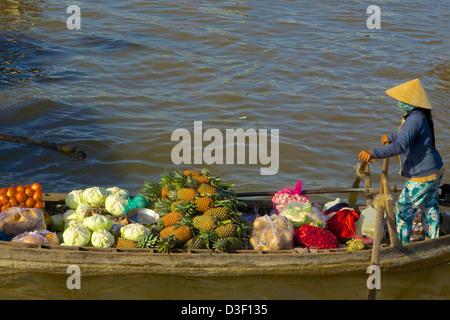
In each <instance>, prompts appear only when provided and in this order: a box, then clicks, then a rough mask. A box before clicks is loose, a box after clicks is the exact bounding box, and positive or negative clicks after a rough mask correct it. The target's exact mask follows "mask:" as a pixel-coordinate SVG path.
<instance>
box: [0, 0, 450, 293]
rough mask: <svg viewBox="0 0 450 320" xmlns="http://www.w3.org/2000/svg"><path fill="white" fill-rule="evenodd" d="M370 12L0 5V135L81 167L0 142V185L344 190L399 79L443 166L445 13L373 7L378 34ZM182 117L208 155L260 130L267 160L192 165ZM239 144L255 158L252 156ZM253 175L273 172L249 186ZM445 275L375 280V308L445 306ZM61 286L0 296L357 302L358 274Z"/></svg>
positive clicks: (395, 114) (28, 285) (353, 5)
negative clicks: (180, 151)
mask: <svg viewBox="0 0 450 320" xmlns="http://www.w3.org/2000/svg"><path fill="white" fill-rule="evenodd" d="M69 5H77V6H78V7H79V8H80V10H81V12H80V17H81V23H80V27H81V29H72V30H71V29H69V28H68V26H67V24H66V20H67V19H68V18H69V16H70V15H71V13H66V9H67V7H68V6H69ZM370 5H377V3H373V2H369V1H344V2H340V3H339V4H336V2H334V1H314V2H311V1H287V0H280V1H244V0H235V1H175V0H169V1H159V0H155V1H139V0H135V1H132V0H124V1H114V2H113V1H107V0H96V1H57V0H27V1H25V0H4V1H2V2H1V3H0V63H1V65H0V68H1V69H0V128H1V131H0V133H2V134H9V135H19V136H26V137H30V138H35V139H40V140H45V141H50V142H55V143H64V144H71V145H74V146H76V147H77V148H79V149H81V150H83V151H84V152H85V153H86V154H87V158H86V159H85V160H76V159H72V158H69V157H66V156H64V155H62V154H60V153H58V152H56V151H53V150H48V149H42V148H40V147H37V146H35V145H30V144H15V143H12V142H1V143H0V159H1V160H0V163H1V170H0V179H1V180H0V181H1V184H2V185H4V186H9V185H19V184H28V183H30V182H34V181H39V182H41V183H42V184H43V186H44V189H45V191H47V192H68V191H70V190H73V189H76V188H80V187H83V186H93V185H101V186H104V187H110V186H115V185H117V186H120V187H122V188H126V189H128V190H130V191H132V192H137V191H139V189H140V188H141V186H142V184H143V181H144V180H145V179H147V178H149V177H152V178H158V177H159V175H160V174H161V173H163V172H164V169H168V170H174V169H179V168H203V167H208V168H210V169H211V170H212V172H213V173H214V174H215V175H220V176H221V177H222V178H223V179H224V180H225V181H226V182H229V183H234V184H235V190H236V191H238V192H246V191H277V190H279V189H281V188H282V187H284V186H286V185H293V184H295V182H296V181H297V180H301V181H303V183H304V188H307V189H315V188H321V187H333V188H334V187H348V186H350V185H351V183H352V181H353V178H354V173H355V165H356V163H357V161H358V160H357V155H358V153H359V151H360V150H362V149H365V148H370V147H371V146H377V145H379V144H380V137H381V135H383V134H385V133H389V132H392V131H394V130H396V129H397V127H398V125H399V124H400V121H401V118H400V116H401V114H400V112H399V111H398V110H397V109H396V102H395V101H394V100H393V99H391V98H389V97H388V96H387V95H385V93H384V91H385V90H386V89H388V88H390V87H392V86H394V85H397V84H400V83H402V82H405V81H407V80H411V79H414V78H420V80H421V82H422V84H423V85H424V87H425V88H426V90H427V93H428V96H429V98H430V100H431V101H432V103H433V106H434V111H433V116H434V121H435V131H436V137H437V146H438V149H439V151H440V153H441V155H442V157H443V159H444V162H445V163H448V162H449V160H450V152H449V151H450V143H449V140H448V139H447V137H448V136H449V133H450V117H449V114H450V108H449V106H448V90H449V87H450V78H449V77H450V71H449V55H448V53H449V52H450V50H449V49H450V48H449V37H448V34H449V32H448V20H449V16H450V10H449V9H450V4H449V2H448V1H445V0H436V1H416V0H414V1H407V2H405V1H387V2H386V1H384V2H382V3H379V4H378V5H379V8H380V18H381V25H380V29H369V28H368V27H367V24H366V21H367V20H368V18H369V16H370V15H371V13H367V12H366V10H367V8H368V6H370ZM194 121H201V125H202V128H203V131H205V130H207V129H217V130H216V131H214V132H215V133H216V134H217V137H218V140H217V141H219V142H220V143H221V144H220V145H221V146H223V149H225V143H226V142H225V141H222V140H220V139H219V138H222V137H223V138H224V139H225V135H226V134H225V133H226V130H227V129H229V130H230V129H231V130H237V129H239V128H242V129H244V130H249V129H255V132H257V133H260V132H261V131H260V130H267V131H268V132H269V142H270V143H268V144H266V147H267V148H268V149H269V150H268V154H269V155H271V158H270V162H267V159H264V157H261V153H259V157H257V159H256V163H250V159H249V158H248V157H247V158H245V161H244V163H238V162H237V160H236V159H233V158H231V160H230V159H229V161H228V163H227V161H226V155H225V153H224V154H223V156H217V154H216V156H217V157H216V158H215V160H217V161H215V162H214V163H212V164H211V163H207V162H206V161H207V160H206V157H204V158H203V159H200V161H199V163H196V164H194V162H193V161H194V155H195V152H200V154H201V152H202V150H204V148H205V147H206V146H207V145H209V143H210V142H206V141H207V140H206V139H205V137H204V142H203V145H201V146H197V145H195V146H194V142H193V141H194V140H195V136H194V130H193V128H194V127H195V124H194ZM177 129H185V131H184V132H189V133H190V134H192V136H191V137H192V147H191V148H190V149H189V150H190V151H192V154H191V155H192V158H191V161H192V162H191V163H192V164H181V165H179V164H177V162H176V161H177V160H176V157H174V156H173V155H172V151H173V150H174V148H175V147H176V146H177V145H178V141H172V139H171V137H172V133H173V132H174V131H175V130H177ZM186 130H187V131H186ZM272 130H279V149H278V150H276V149H274V151H273V152H272V154H271V152H270V147H271V146H272V145H274V144H273V143H275V142H276V140H274V139H272V138H274V136H275V131H272ZM211 132H213V131H211ZM271 133H273V134H272V135H271ZM258 138H261V135H259V136H258ZM183 141H185V140H183ZM186 141H187V140H186ZM194 147H195V148H194ZM231 147H233V144H232V145H231ZM235 147H236V150H237V148H238V145H235ZM256 147H257V148H259V149H258V152H262V151H264V148H263V147H264V145H263V144H262V143H259V144H258V145H257V146H256ZM219 149H220V148H217V149H216V152H217V151H218V150H219ZM261 150H262V151H261ZM203 155H204V154H203ZM219 155H220V153H219ZM266 158H267V157H266ZM276 159H278V160H279V162H277V161H275V160H276ZM221 162H222V163H221ZM268 163H269V164H268ZM269 166H272V169H273V170H272V173H274V174H271V175H262V174H261V171H260V170H261V168H267V167H269ZM380 169H381V163H380V162H378V163H376V164H374V165H373V166H372V172H373V173H374V175H373V176H374V179H375V181H376V179H377V177H378V175H377V173H379V171H380ZM398 169H399V168H398V161H396V160H395V161H391V167H390V176H389V181H390V183H395V184H397V185H399V186H401V185H402V184H403V180H402V178H401V177H399V175H398V174H397V172H398ZM448 177H449V173H448V172H447V173H446V175H445V176H444V179H443V182H444V183H448V182H449V181H448ZM334 196H335V195H327V196H325V197H321V198H320V200H324V199H331V198H332V197H334ZM443 209H444V208H443ZM447 210H448V208H447ZM448 271H449V266H448V265H441V266H437V267H435V268H429V269H427V270H425V271H421V272H415V273H410V274H389V275H386V276H385V278H386V279H387V280H385V282H384V287H383V289H382V291H381V297H382V298H385V299H403V298H404V299H408V298H418V299H448V298H449V297H450V283H449V280H448V279H449V277H448V275H449V272H448ZM64 279H65V278H64V277H59V276H56V277H50V276H47V275H41V274H32V275H17V276H14V277H8V278H4V279H3V278H2V280H0V298H9V297H13V298H35V297H38V298H47V297H52V298H59V297H61V298H79V297H82V298H106V299H108V298H125V299H126V298H151V299H159V298H160V299H165V298H168V299H171V298H176V299H183V298H200V299H204V298H218V299H221V298H230V297H231V298H261V299H263V298H268V299H289V298H291V299H300V298H325V299H328V298H335V297H339V298H344V299H345V298H348V299H359V298H364V296H365V281H366V275H361V276H350V275H339V276H336V277H325V278H320V279H318V278H299V279H295V280H292V279H291V278H288V277H267V278H265V277H249V278H232V279H200V280H199V279H193V278H182V279H181V280H180V279H179V278H172V277H155V276H144V277H137V276H124V277H98V278H88V279H86V280H85V282H83V283H84V284H85V285H84V286H83V288H82V290H81V292H82V293H80V292H78V293H74V292H70V291H69V290H68V289H67V288H66V287H65V280H64ZM217 287H220V288H221V290H220V293H219V292H218V291H217V290H216V289H215V288H217ZM149 288H152V289H151V290H150V289H149ZM332 292H336V293H335V295H334V294H333V293H332Z"/></svg>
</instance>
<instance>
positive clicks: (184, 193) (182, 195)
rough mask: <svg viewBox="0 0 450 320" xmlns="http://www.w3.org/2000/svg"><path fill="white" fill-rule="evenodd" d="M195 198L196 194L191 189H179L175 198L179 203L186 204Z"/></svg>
mask: <svg viewBox="0 0 450 320" xmlns="http://www.w3.org/2000/svg"><path fill="white" fill-rule="evenodd" d="M196 196H197V192H196V191H195V189H191V188H181V189H178V191H177V198H178V200H180V201H183V202H188V201H193V200H194V199H195V197H196Z"/></svg>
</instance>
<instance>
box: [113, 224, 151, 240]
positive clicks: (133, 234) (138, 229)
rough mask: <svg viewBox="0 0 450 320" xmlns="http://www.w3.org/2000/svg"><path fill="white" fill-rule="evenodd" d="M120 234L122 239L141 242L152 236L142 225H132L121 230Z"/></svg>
mask: <svg viewBox="0 0 450 320" xmlns="http://www.w3.org/2000/svg"><path fill="white" fill-rule="evenodd" d="M120 234H121V236H122V238H125V239H128V240H132V241H136V242H139V241H142V240H144V239H145V238H146V237H148V236H149V235H150V230H148V229H147V228H146V227H144V226H143V225H142V224H140V223H132V224H127V225H126V226H123V227H122V228H120Z"/></svg>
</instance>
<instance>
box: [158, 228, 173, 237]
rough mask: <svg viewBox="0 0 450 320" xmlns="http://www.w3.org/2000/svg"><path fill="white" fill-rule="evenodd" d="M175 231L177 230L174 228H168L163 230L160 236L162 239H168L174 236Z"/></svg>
mask: <svg viewBox="0 0 450 320" xmlns="http://www.w3.org/2000/svg"><path fill="white" fill-rule="evenodd" d="M174 231H175V228H174V227H173V226H171V227H167V228H164V229H162V230H161V232H160V233H159V235H160V236H161V238H166V237H167V236H169V235H173V233H174Z"/></svg>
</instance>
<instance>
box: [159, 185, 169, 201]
mask: <svg viewBox="0 0 450 320" xmlns="http://www.w3.org/2000/svg"><path fill="white" fill-rule="evenodd" d="M169 196H170V189H169V188H168V187H167V186H164V187H162V188H161V197H163V198H168V197H169Z"/></svg>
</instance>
